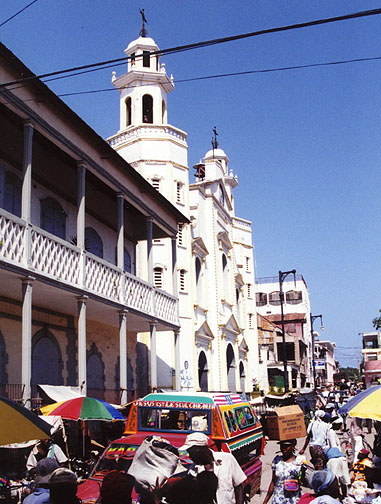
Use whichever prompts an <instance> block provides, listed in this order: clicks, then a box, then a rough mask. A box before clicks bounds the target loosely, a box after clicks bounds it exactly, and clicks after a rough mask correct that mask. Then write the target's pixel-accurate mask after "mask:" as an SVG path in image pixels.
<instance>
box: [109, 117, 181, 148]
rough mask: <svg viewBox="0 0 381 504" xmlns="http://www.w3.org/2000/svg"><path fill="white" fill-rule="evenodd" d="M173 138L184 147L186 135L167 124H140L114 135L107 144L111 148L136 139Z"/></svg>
mask: <svg viewBox="0 0 381 504" xmlns="http://www.w3.org/2000/svg"><path fill="white" fill-rule="evenodd" d="M142 137H143V138H148V139H149V138H173V139H174V140H176V141H177V142H180V143H183V144H184V145H186V140H187V134H186V133H185V132H184V131H182V130H180V129H178V128H174V127H173V126H170V125H169V124H163V125H157V124H155V125H154V124H149V123H145V124H141V125H139V126H134V127H130V128H128V129H127V130H125V131H122V132H121V133H118V134H117V135H114V136H112V137H110V138H108V139H107V142H108V144H109V145H111V147H114V148H115V147H117V146H118V145H120V144H123V143H125V142H127V141H133V140H135V139H137V138H142Z"/></svg>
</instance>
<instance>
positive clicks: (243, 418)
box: [77, 392, 264, 503]
mask: <svg viewBox="0 0 381 504" xmlns="http://www.w3.org/2000/svg"><path fill="white" fill-rule="evenodd" d="M191 432H203V433H204V434H206V435H207V436H208V437H209V439H210V443H209V446H210V448H211V449H212V450H216V451H225V452H230V453H232V454H233V455H234V456H235V458H236V459H237V461H238V462H239V464H240V466H241V467H242V469H243V471H244V472H245V474H246V476H247V480H246V482H245V483H244V487H245V493H246V494H247V495H248V496H249V498H251V497H252V496H253V495H254V494H255V493H256V492H258V491H259V488H260V483H261V473H262V463H261V460H260V456H261V454H263V449H264V437H263V432H262V426H261V424H260V422H259V420H258V418H257V417H256V415H255V413H254V412H253V410H252V408H251V406H250V404H249V403H248V402H247V401H246V399H244V398H243V397H242V396H240V395H238V394H224V393H219V394H211V393H203V392H197V393H185V392H162V393H152V394H149V395H147V396H145V397H144V398H142V399H139V400H137V401H135V402H134V403H133V405H132V407H131V409H130V413H129V415H128V419H127V422H126V428H125V432H124V434H125V435H124V436H123V437H122V438H119V439H116V440H115V441H113V442H112V443H111V444H110V445H109V446H108V447H107V448H106V450H105V451H104V453H103V454H102V456H101V458H100V459H99V461H98V463H97V465H96V466H95V468H94V470H93V471H92V473H91V475H90V477H89V479H88V480H87V481H85V482H84V483H82V484H81V485H80V486H79V488H78V494H77V495H78V497H79V498H80V499H82V501H83V502H85V503H92V502H95V501H96V499H97V498H98V497H99V488H100V485H101V483H102V480H103V478H104V476H105V474H107V472H109V471H111V470H115V469H117V470H121V471H124V472H127V471H128V468H129V467H130V465H131V462H132V459H133V456H134V454H135V452H136V450H137V448H138V447H139V445H140V444H141V442H142V441H143V440H144V439H145V438H146V437H147V436H149V435H160V436H162V437H163V438H165V439H167V440H168V441H169V442H170V443H171V444H172V445H173V446H176V447H180V446H182V445H183V444H184V442H185V438H186V436H187V435H188V434H190V433H191ZM179 455H180V460H181V462H182V464H183V465H184V466H187V465H188V464H189V463H190V462H191V461H190V460H189V457H188V454H187V452H186V451H180V452H179Z"/></svg>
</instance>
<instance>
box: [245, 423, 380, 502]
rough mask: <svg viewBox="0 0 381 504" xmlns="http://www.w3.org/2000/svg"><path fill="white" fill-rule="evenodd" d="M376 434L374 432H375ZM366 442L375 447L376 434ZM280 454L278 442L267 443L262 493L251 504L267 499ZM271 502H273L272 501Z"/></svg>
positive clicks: (299, 444) (300, 445)
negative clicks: (276, 457)
mask: <svg viewBox="0 0 381 504" xmlns="http://www.w3.org/2000/svg"><path fill="white" fill-rule="evenodd" d="M373 432H374V431H373ZM366 440H367V441H368V443H369V444H370V445H371V446H373V441H374V434H367V435H366ZM304 441H305V438H302V439H298V444H297V450H298V451H299V450H300V449H301V448H302V447H303V444H304ZM277 454H280V450H279V444H277V441H267V443H266V446H265V454H264V455H263V456H262V457H261V460H262V480H261V493H260V494H257V495H254V497H253V498H252V499H251V501H250V504H262V502H263V500H264V498H265V497H266V494H267V490H268V488H269V485H270V481H271V477H272V471H271V462H272V460H273V458H274V457H275V455H277ZM305 456H306V458H307V460H310V456H309V449H308V448H307V450H306V452H305ZM270 502H271V501H270Z"/></svg>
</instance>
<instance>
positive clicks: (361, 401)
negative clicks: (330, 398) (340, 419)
mask: <svg viewBox="0 0 381 504" xmlns="http://www.w3.org/2000/svg"><path fill="white" fill-rule="evenodd" d="M339 413H344V414H346V415H349V416H351V417H356V418H371V419H373V420H378V421H381V385H376V386H375V387H370V388H368V389H366V390H363V391H362V392H360V393H359V394H357V395H356V396H354V397H352V399H350V400H349V401H348V402H347V404H345V405H344V406H343V407H342V408H340V410H339Z"/></svg>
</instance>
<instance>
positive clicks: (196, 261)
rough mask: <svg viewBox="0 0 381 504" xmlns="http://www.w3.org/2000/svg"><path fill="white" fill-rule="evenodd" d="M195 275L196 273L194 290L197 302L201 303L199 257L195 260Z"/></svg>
mask: <svg viewBox="0 0 381 504" xmlns="http://www.w3.org/2000/svg"><path fill="white" fill-rule="evenodd" d="M194 266H195V273H196V290H197V302H198V303H200V302H201V301H202V282H201V260H200V258H199V257H196V259H195V265H194Z"/></svg>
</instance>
